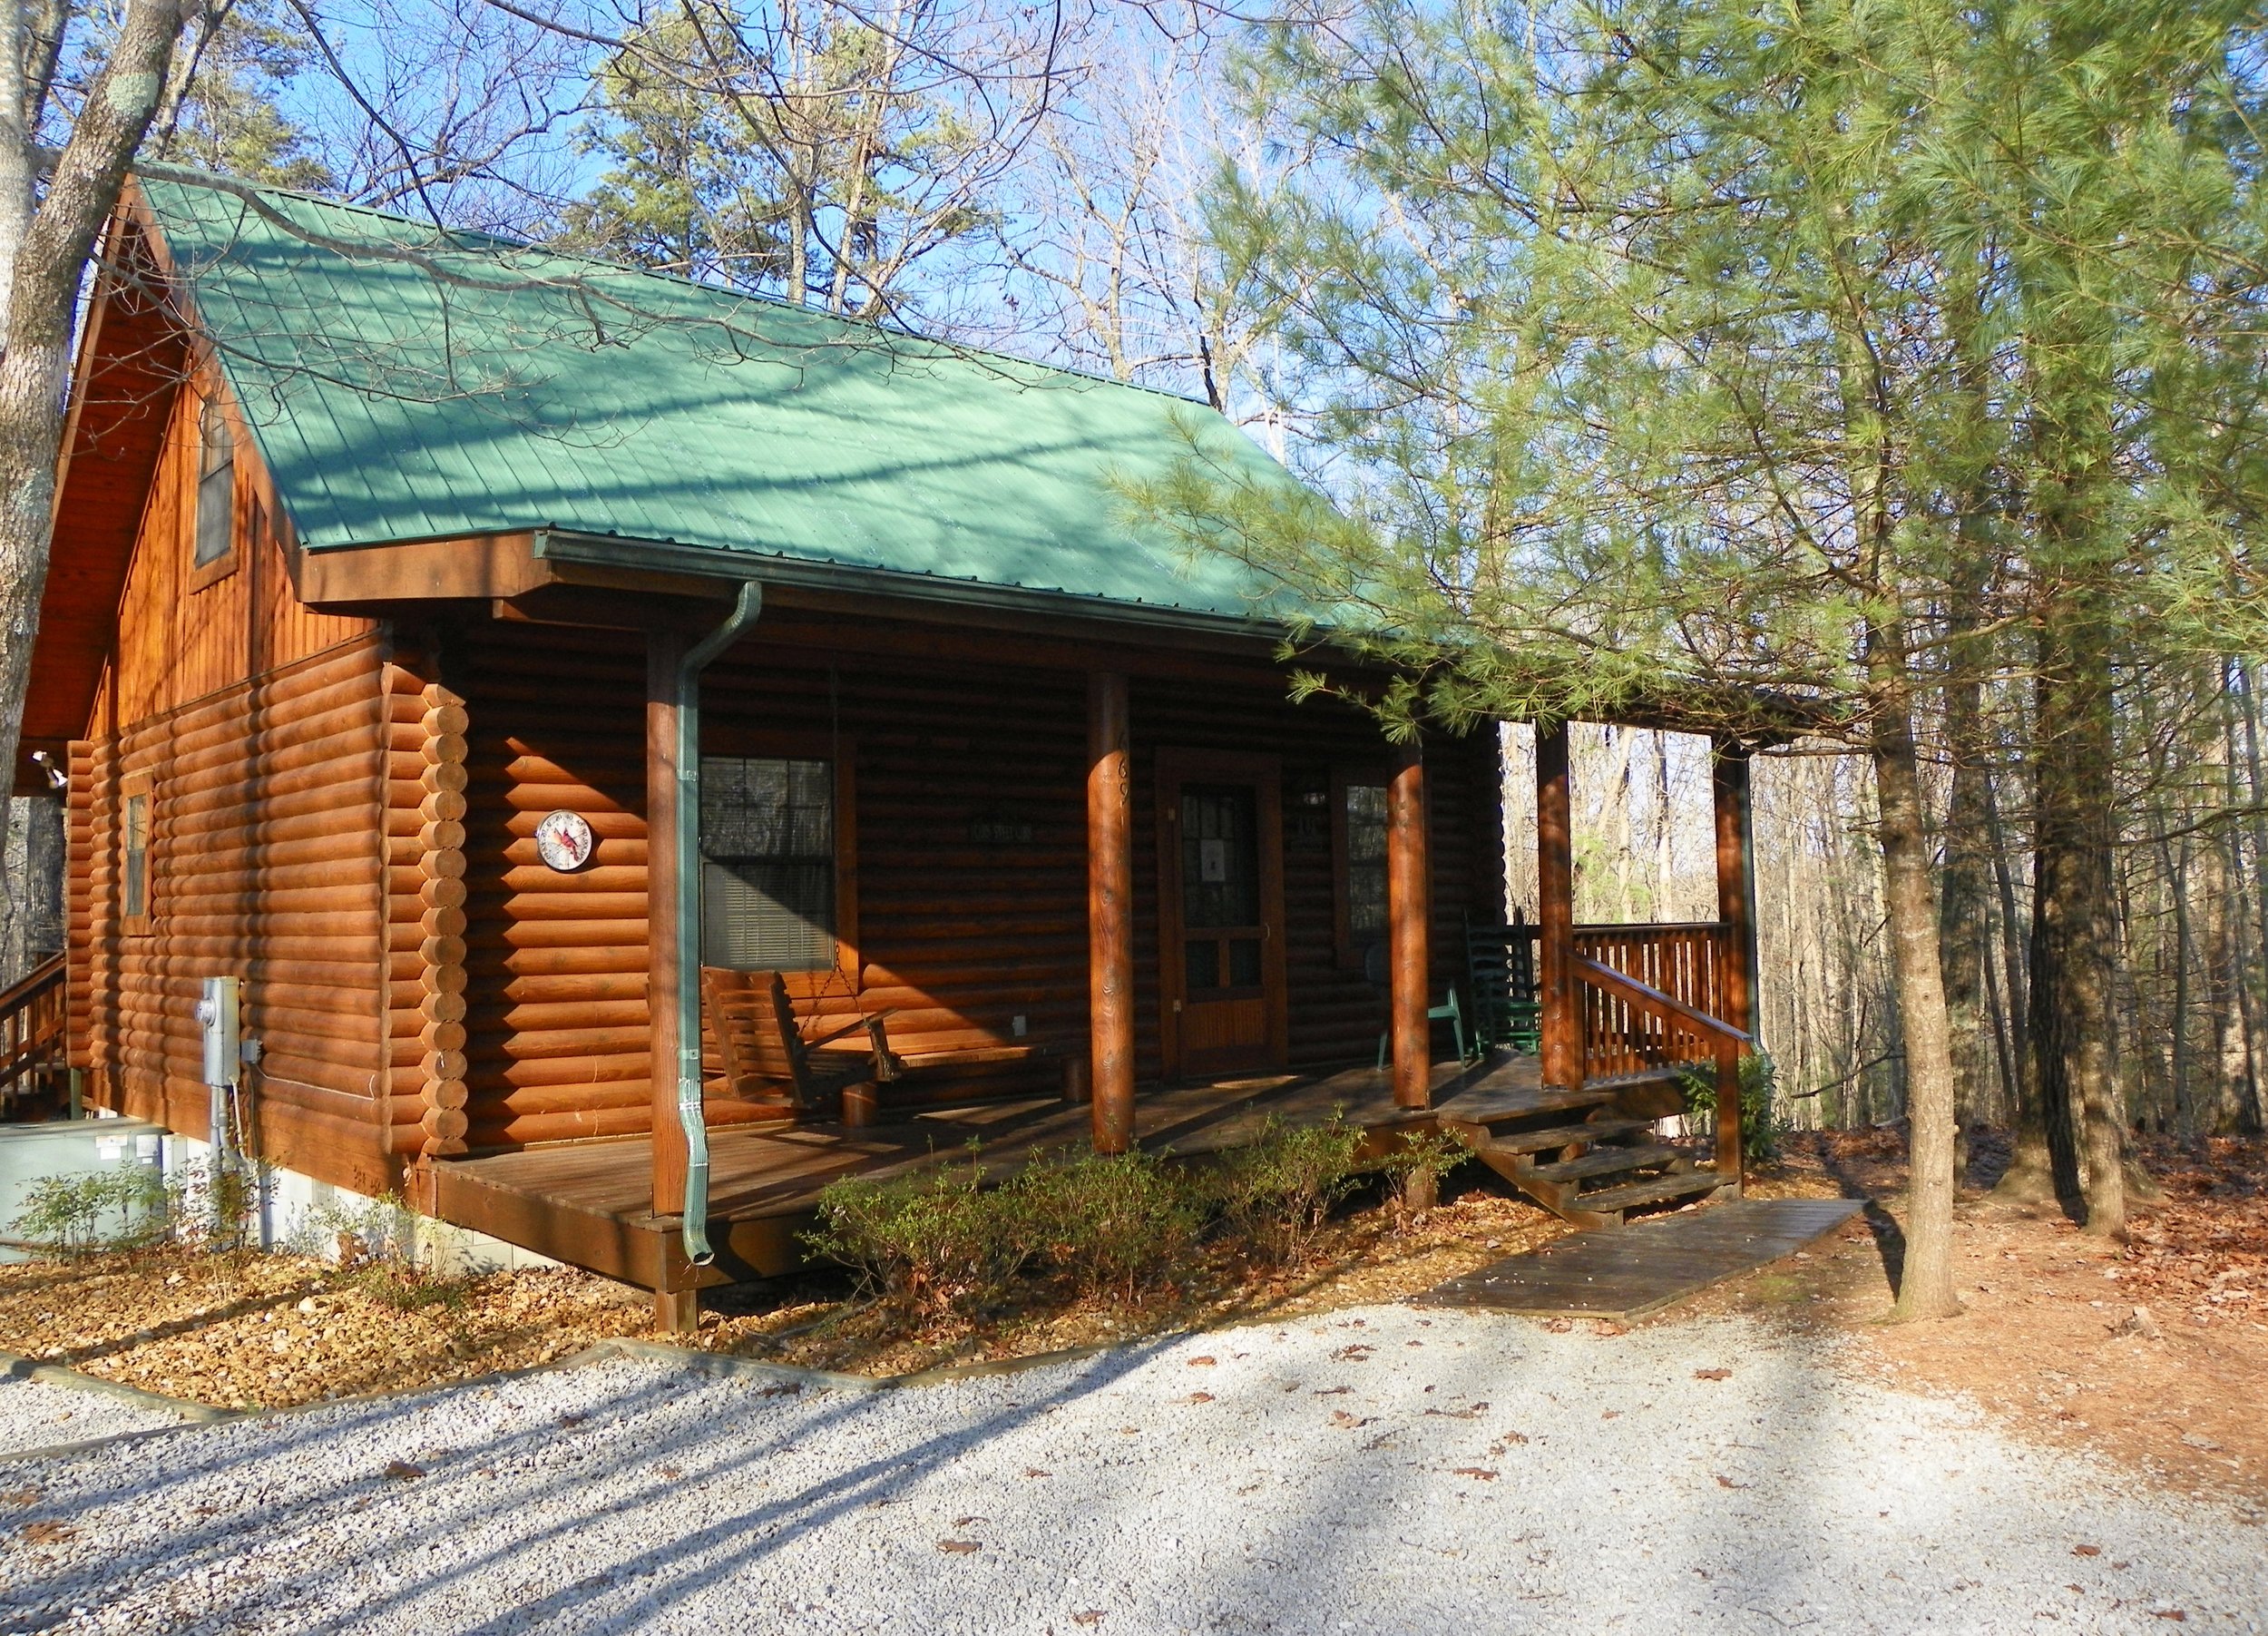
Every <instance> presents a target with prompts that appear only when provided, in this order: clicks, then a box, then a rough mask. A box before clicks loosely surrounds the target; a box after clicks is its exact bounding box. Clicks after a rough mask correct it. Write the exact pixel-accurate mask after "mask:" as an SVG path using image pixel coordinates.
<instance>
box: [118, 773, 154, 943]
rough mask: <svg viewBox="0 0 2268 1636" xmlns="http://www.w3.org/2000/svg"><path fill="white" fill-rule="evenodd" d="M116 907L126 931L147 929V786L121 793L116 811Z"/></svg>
mask: <svg viewBox="0 0 2268 1636" xmlns="http://www.w3.org/2000/svg"><path fill="white" fill-rule="evenodd" d="M120 830H121V834H120V842H121V847H120V850H121V851H122V854H123V856H122V857H121V859H120V881H119V898H120V903H119V908H120V912H121V914H122V916H123V917H124V920H125V929H126V930H128V931H130V932H146V931H148V930H149V929H150V789H149V786H148V785H147V784H143V785H142V788H140V789H127V790H126V791H125V792H124V805H123V807H122V811H121V814H120Z"/></svg>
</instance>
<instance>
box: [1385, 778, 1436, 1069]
mask: <svg viewBox="0 0 2268 1636" xmlns="http://www.w3.org/2000/svg"><path fill="white" fill-rule="evenodd" d="M1432 897H1433V893H1432V863H1431V861H1430V860H1429V858H1428V857H1427V856H1426V834H1425V761H1424V756H1423V751H1422V748H1421V747H1420V746H1419V745H1417V744H1415V743H1411V744H1408V745H1404V746H1403V747H1402V749H1401V750H1400V752H1399V754H1398V755H1397V757H1396V759H1395V763H1394V769H1393V779H1391V780H1390V781H1389V782H1388V784H1387V786H1386V955H1387V982H1388V989H1387V994H1388V1007H1389V1009H1388V1013H1387V1015H1388V1018H1389V1024H1388V1026H1389V1028H1390V1030H1391V1032H1392V1034H1393V1101H1394V1106H1395V1107H1397V1108H1429V1107H1431V1106H1432V1102H1433V1042H1432V1024H1430V1023H1429V1022H1428V1021H1427V1019H1426V1015H1425V1014H1426V1012H1427V1010H1428V1009H1430V1006H1431V1002H1430V1000H1429V998H1428V991H1429V989H1430V988H1431V986H1432V939H1431V937H1430V936H1429V934H1430V933H1431V931H1432V918H1433V903H1432Z"/></svg>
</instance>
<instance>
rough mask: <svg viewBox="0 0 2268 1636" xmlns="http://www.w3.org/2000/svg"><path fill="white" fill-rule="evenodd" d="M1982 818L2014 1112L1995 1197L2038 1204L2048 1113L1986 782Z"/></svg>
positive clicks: (2051, 1192) (2005, 866)
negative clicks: (1994, 900) (1995, 899)
mask: <svg viewBox="0 0 2268 1636" xmlns="http://www.w3.org/2000/svg"><path fill="white" fill-rule="evenodd" d="M1985 819H1986V822H1987V823H1988V825H1989V827H1990V829H1991V834H1992V873H1993V877H1994V881H1995V883H1996V884H1997V886H1998V887H1999V895H2000V961H2001V966H2002V969H2003V971H2004V972H2005V973H2006V980H2005V982H2004V984H2003V985H2002V986H2003V988H2004V990H2005V993H2006V994H2007V1004H2008V1018H2009V1057H2010V1059H2011V1060H2012V1061H2013V1063H2014V1064H2015V1068H2016V1117H2015V1120H2014V1122H2013V1124H2012V1127H2011V1129H2010V1131H2009V1168H2008V1169H2007V1170H2006V1171H2003V1172H2002V1174H2001V1176H2000V1180H1999V1181H1998V1182H1997V1183H1996V1184H1994V1187H1993V1189H1992V1191H1993V1193H1994V1195H1995V1196H1996V1197H1998V1198H2002V1199H2009V1200H2014V1201H2016V1202H2018V1203H2020V1204H2043V1203H2045V1202H2047V1201H2048V1200H2050V1199H2052V1198H2054V1197H2055V1196H2056V1181H2055V1164H2054V1160H2053V1156H2052V1155H2051V1154H2050V1153H2049V1152H2048V1115H2047V1111H2046V1110H2045V1109H2044V1108H2042V1107H2041V1105H2040V1101H2039V1073H2038V1064H2037V1063H2036V1061H2035V1059H2034V1054H2033V1052H2032V1044H2031V983H2030V961H2029V959H2028V955H2026V952H2025V950H2026V941H2027V940H2026V937H2025V934H2024V923H2023V920H2022V919H2021V918H2020V916H2019V906H2018V904H2017V900H2016V871H2015V868H2014V867H2013V861H2012V860H2013V850H2012V848H2011V847H2010V845H2009V833H2008V826H2007V824H2006V823H2005V822H2004V821H2003V820H2002V818H2001V816H2000V801H1999V795H1998V793H1997V792H1996V791H1995V789H1994V788H1993V786H1992V784H1991V782H1990V781H1989V780H1988V781H1987V783H1986V785H1985Z"/></svg>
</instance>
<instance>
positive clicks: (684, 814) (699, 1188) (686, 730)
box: [672, 580, 764, 1267]
mask: <svg viewBox="0 0 2268 1636" xmlns="http://www.w3.org/2000/svg"><path fill="white" fill-rule="evenodd" d="M762 612H764V587H763V585H762V583H760V582H758V581H756V580H744V581H742V582H741V584H740V598H739V601H738V602H736V603H734V604H733V609H732V612H731V614H730V615H729V616H728V617H727V619H726V620H725V622H724V623H723V624H721V625H719V626H718V627H717V628H716V629H715V630H714V631H712V632H709V634H708V635H707V636H705V637H703V638H702V639H701V640H700V641H699V642H695V643H694V644H693V645H692V646H691V647H690V648H688V649H687V650H686V651H685V656H684V657H683V658H682V659H680V660H679V661H678V673H677V711H676V714H677V732H678V741H677V779H678V792H677V793H678V798H677V834H676V835H675V837H673V838H672V839H673V843H674V845H675V847H676V849H677V851H676V857H677V868H676V870H675V872H674V878H675V881H676V886H677V917H676V918H677V980H678V992H677V994H676V996H675V998H676V1001H677V1008H678V1065H677V1073H678V1124H679V1126H680V1127H681V1128H682V1129H683V1130H684V1131H685V1209H684V1212H683V1225H682V1231H683V1234H684V1240H685V1254H686V1257H687V1259H689V1260H690V1261H691V1262H692V1263H693V1264H694V1265H695V1266H696V1267H706V1266H708V1265H709V1262H711V1261H713V1260H715V1259H717V1252H716V1251H715V1250H714V1249H710V1248H709V1122H708V1113H707V1111H706V1110H705V1109H704V1108H703V1107H702V1106H701V672H702V671H705V670H707V669H708V668H709V662H710V661H712V660H714V659H715V658H716V657H717V656H718V655H719V654H720V653H722V652H723V651H725V650H726V649H728V648H729V647H731V646H732V644H733V643H734V642H738V641H739V639H740V637H741V635H742V633H743V632H746V631H747V630H748V627H749V626H750V625H753V624H754V623H756V622H757V619H758V616H759V615H760V614H761V613H762Z"/></svg>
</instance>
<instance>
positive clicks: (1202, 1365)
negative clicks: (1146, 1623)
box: [1095, 1353, 1220, 1619]
mask: <svg viewBox="0 0 2268 1636" xmlns="http://www.w3.org/2000/svg"><path fill="white" fill-rule="evenodd" d="M1219 1363H1220V1359H1219V1358H1217V1357H1213V1356H1212V1355H1211V1354H1209V1353H1207V1355H1205V1356H1204V1357H1192V1358H1191V1359H1189V1367H1191V1368H1192V1369H1210V1368H1214V1367H1217V1366H1218V1365H1219ZM1095 1617H1096V1618H1097V1619H1100V1618H1101V1617H1102V1615H1101V1614H1100V1613H1098V1614H1096V1615H1095Z"/></svg>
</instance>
